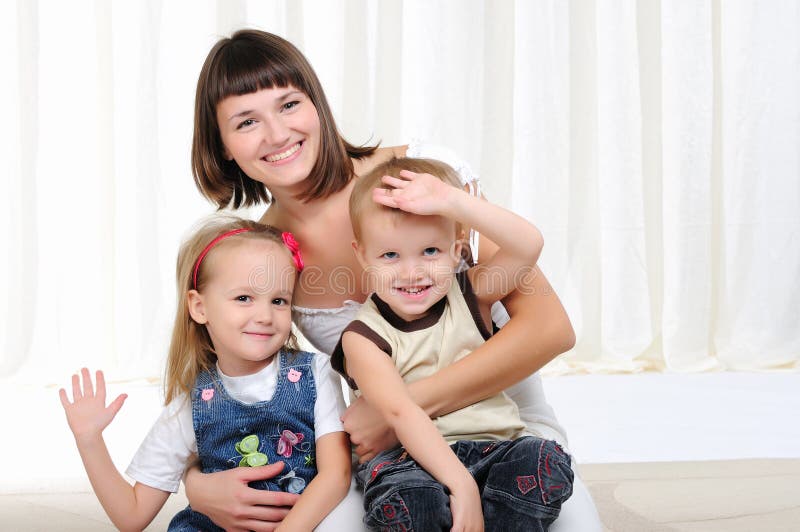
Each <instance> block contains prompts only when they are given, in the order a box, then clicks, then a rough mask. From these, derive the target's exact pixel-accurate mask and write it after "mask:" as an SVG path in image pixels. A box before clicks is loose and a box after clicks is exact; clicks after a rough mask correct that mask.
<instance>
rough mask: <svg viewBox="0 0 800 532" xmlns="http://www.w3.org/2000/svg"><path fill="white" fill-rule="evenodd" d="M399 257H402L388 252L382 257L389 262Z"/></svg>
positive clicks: (393, 252) (394, 252)
mask: <svg viewBox="0 0 800 532" xmlns="http://www.w3.org/2000/svg"><path fill="white" fill-rule="evenodd" d="M399 256H400V255H399V254H398V253H397V252H396V251H387V252H386V253H384V254H383V255H381V257H383V258H384V259H389V260H392V259H396V258H397V257H399Z"/></svg>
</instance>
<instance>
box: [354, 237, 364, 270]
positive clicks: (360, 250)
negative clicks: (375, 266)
mask: <svg viewBox="0 0 800 532" xmlns="http://www.w3.org/2000/svg"><path fill="white" fill-rule="evenodd" d="M350 245H351V246H353V253H354V254H355V256H356V260H357V261H358V263H359V264H360V265H361V267H362V268H364V269H366V268H367V259H366V255H365V254H364V247H363V246H361V245H360V244H359V243H358V240H353V241H352V242H351V243H350Z"/></svg>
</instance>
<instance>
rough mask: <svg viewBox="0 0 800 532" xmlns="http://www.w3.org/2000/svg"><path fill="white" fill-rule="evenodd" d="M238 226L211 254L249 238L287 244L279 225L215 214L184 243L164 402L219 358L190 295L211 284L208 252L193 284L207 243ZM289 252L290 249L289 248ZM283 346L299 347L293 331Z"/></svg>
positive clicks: (186, 388)
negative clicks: (193, 311)
mask: <svg viewBox="0 0 800 532" xmlns="http://www.w3.org/2000/svg"><path fill="white" fill-rule="evenodd" d="M237 229H246V230H247V231H246V232H242V233H238V234H235V235H231V236H228V237H225V239H224V240H221V241H220V242H219V243H217V244H216V245H214V247H212V248H211V250H209V252H208V254H209V255H211V254H213V253H214V252H215V251H217V250H218V249H219V248H221V247H225V246H227V245H230V243H231V242H242V241H246V240H261V241H268V242H275V243H276V244H279V245H281V246H285V244H284V242H283V238H282V237H281V234H282V233H281V231H279V230H278V229H276V228H274V227H272V226H269V225H264V224H260V223H257V222H253V221H251V220H244V219H242V218H237V217H235V216H214V217H212V218H209V219H207V220H206V221H204V222H202V223H201V224H200V226H199V227H198V228H197V229H196V230H195V231H194V232H193V233H192V235H191V236H190V237H189V238H188V239H187V240H186V241H185V242H184V243H183V244H182V245H181V248H180V251H179V252H178V262H177V268H176V277H177V285H178V306H177V309H176V312H175V324H174V326H173V328H172V341H171V342H170V346H169V353H168V355H167V367H166V370H165V375H164V403H165V404H168V403H169V402H170V401H172V400H173V399H175V398H176V397H178V396H179V395H181V394H184V393H185V394H188V393H189V392H190V391H191V389H192V387H193V386H194V383H195V381H196V380H197V376H198V375H199V374H200V373H201V372H202V371H207V370H209V369H211V367H212V366H213V365H214V363H215V362H216V360H217V355H216V354H215V352H214V346H213V344H212V343H211V337H210V336H209V335H208V331H207V330H206V326H205V325H201V324H199V323H197V322H196V321H194V320H193V319H192V317H191V315H190V314H189V301H188V297H187V295H188V293H189V291H190V290H192V289H196V290H197V291H198V292H201V293H202V291H203V288H204V287H205V286H206V285H207V284H208V280H209V277H210V274H209V272H208V270H209V268H208V267H207V264H208V255H206V257H205V258H204V259H203V261H202V262H201V263H200V267H199V268H198V270H197V286H196V287H195V286H194V269H195V264H196V263H197V259H198V257H199V256H200V254H201V253H202V252H203V250H204V249H205V248H206V246H208V245H209V243H210V242H211V241H213V240H214V239H215V238H217V237H219V236H221V235H224V234H225V233H229V232H231V231H235V230H237ZM287 253H289V251H288V249H287ZM284 347H285V348H286V349H287V350H289V351H297V350H298V344H297V338H295V336H294V333H290V334H289V338H288V339H287V341H286V345H285V346H284Z"/></svg>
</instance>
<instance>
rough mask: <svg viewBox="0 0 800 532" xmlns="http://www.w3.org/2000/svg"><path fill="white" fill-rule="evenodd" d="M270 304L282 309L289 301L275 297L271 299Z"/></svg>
mask: <svg viewBox="0 0 800 532" xmlns="http://www.w3.org/2000/svg"><path fill="white" fill-rule="evenodd" d="M272 304H273V305H278V306H281V307H282V306H284V305H288V304H289V301H287V300H286V299H284V298H282V297H276V298H275V299H273V300H272Z"/></svg>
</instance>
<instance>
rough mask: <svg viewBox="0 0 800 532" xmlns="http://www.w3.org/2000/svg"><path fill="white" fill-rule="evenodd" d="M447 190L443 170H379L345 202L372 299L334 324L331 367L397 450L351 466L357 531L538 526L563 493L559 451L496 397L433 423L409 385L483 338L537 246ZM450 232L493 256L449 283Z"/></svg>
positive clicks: (452, 274)
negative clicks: (468, 231) (494, 247)
mask: <svg viewBox="0 0 800 532" xmlns="http://www.w3.org/2000/svg"><path fill="white" fill-rule="evenodd" d="M381 183H383V184H384V185H388V186H389V187H390V188H381ZM458 187H459V182H458V177H457V175H456V174H455V171H454V170H452V168H450V167H448V166H447V165H446V164H444V163H441V162H439V161H433V160H425V159H409V158H404V159H393V160H390V161H388V162H386V163H383V164H381V165H378V166H377V167H376V168H375V169H374V170H373V171H372V172H370V173H369V174H367V175H366V176H364V177H362V178H361V179H359V180H358V182H357V183H356V185H355V187H354V189H353V192H352V194H351V196H350V216H351V220H352V224H353V233H354V235H355V239H356V240H355V241H354V242H353V247H354V249H355V252H356V257H357V259H358V261H359V263H360V264H361V265H362V266H363V268H364V271H365V272H366V274H367V277H368V281H367V282H368V283H369V286H370V287H371V289H372V290H373V294H372V296H371V297H370V298H369V299H368V300H367V302H366V303H365V304H364V306H363V307H362V309H361V310H360V311H359V313H358V315H357V316H356V320H355V321H353V322H352V323H351V324H350V325H349V326H347V327H346V328H345V330H344V333H343V334H342V339H341V342H340V344H339V347H338V348H337V349H336V350H335V351H334V353H333V355H332V364H333V367H334V368H335V369H337V370H340V371H342V372H343V374H344V375H345V377H346V378H347V379H348V381H349V382H350V384H351V386H352V387H353V388H354V389H357V390H358V391H359V392H360V393H361V394H363V397H364V398H365V399H366V400H367V402H369V403H370V404H372V405H373V406H374V407H375V408H377V409H378V410H379V411H380V412H381V413H382V415H383V416H384V418H385V419H386V420H387V421H388V423H389V424H390V425H391V427H392V428H393V429H394V431H395V433H396V434H397V437H398V438H399V440H400V443H401V444H402V445H403V447H402V448H397V449H394V450H390V451H385V452H383V453H380V454H379V455H378V456H376V457H375V458H373V459H372V460H370V461H369V462H367V463H365V464H362V465H361V466H360V467H359V469H358V474H357V478H358V481H359V484H361V485H364V487H365V493H364V506H365V509H366V516H365V523H366V524H367V525H368V526H369V527H370V528H372V529H375V530H412V529H413V530H442V529H450V528H451V527H452V528H453V529H455V530H480V529H482V527H483V526H484V521H485V526H486V529H488V530H505V531H508V530H546V529H547V528H548V527H549V525H550V524H551V523H552V522H553V521H555V519H556V517H557V516H558V514H559V511H560V509H561V503H562V502H563V501H564V500H566V499H567V498H568V497H569V496H570V494H571V492H572V481H573V473H572V470H571V469H570V458H569V456H568V455H567V454H566V453H565V452H563V450H562V449H561V447H560V446H559V445H558V444H557V443H556V442H554V441H551V440H546V439H543V438H540V437H534V436H533V435H530V434H529V433H528V432H527V431H526V430H525V425H524V423H523V422H522V420H521V419H520V416H519V411H518V409H517V406H516V405H515V404H514V402H513V401H512V400H511V399H510V398H509V397H508V396H507V395H506V394H505V393H503V392H501V393H498V394H495V395H492V396H490V397H487V398H485V399H483V400H482V401H479V402H477V403H475V404H473V405H471V406H469V407H467V408H462V409H460V410H456V411H454V412H451V413H449V414H446V415H443V416H440V417H438V418H436V420H435V421H431V419H430V418H429V417H428V415H427V414H426V413H425V412H424V411H423V410H422V409H421V408H420V407H419V406H417V405H416V403H415V402H414V401H413V400H412V398H411V396H410V394H409V393H408V391H407V388H406V383H407V382H413V381H415V380H418V379H422V378H425V377H427V376H428V375H430V374H431V373H433V372H435V371H437V370H439V369H440V368H442V367H445V366H449V365H450V364H452V363H454V362H455V361H457V360H459V359H461V358H463V357H464V356H466V355H468V354H469V353H470V352H471V351H472V350H474V349H475V348H476V347H477V346H478V345H480V344H482V343H483V342H484V341H485V340H486V339H488V338H489V337H490V336H491V332H490V331H491V329H492V325H491V317H490V313H491V310H490V309H491V306H492V304H493V303H495V302H496V301H498V300H500V299H502V298H503V297H505V295H506V294H508V293H509V292H510V291H511V290H514V289H518V288H519V287H520V283H521V282H522V277H524V275H526V274H531V273H532V272H533V267H534V265H535V264H536V261H537V259H538V257H539V253H540V252H541V249H542V244H543V242H542V237H541V234H540V233H539V231H538V230H537V229H536V228H535V227H534V226H533V225H531V224H530V223H528V222H526V221H525V220H524V219H522V218H520V217H519V216H516V215H515V214H513V213H511V212H509V211H507V210H505V209H502V208H500V207H497V206H495V205H492V204H491V203H488V202H486V201H482V200H480V199H478V198H476V197H474V196H470V195H469V194H467V193H466V192H464V191H462V190H460V189H459V188H458ZM459 222H460V223H462V224H465V225H466V226H472V227H474V228H475V229H477V230H478V231H480V232H481V233H483V234H486V235H488V236H489V238H491V239H492V240H493V241H494V242H496V243H497V244H498V245H499V246H500V249H499V250H498V251H497V253H495V255H494V256H493V257H492V258H491V259H490V260H489V261H488V262H486V263H484V264H483V265H481V266H476V267H473V268H470V269H468V270H466V271H463V272H460V273H456V272H457V269H458V266H459V265H460V262H461V256H462V254H461V244H460V242H459V239H461V238H463V232H462V231H461V228H460V225H459ZM387 355H388V356H387ZM448 443H449V444H452V447H450V446H448ZM431 477H433V478H431ZM481 507H483V515H481Z"/></svg>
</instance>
